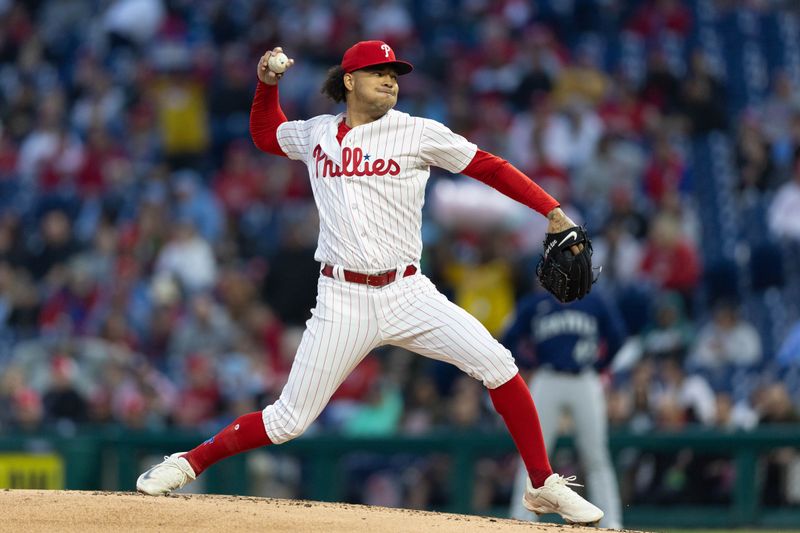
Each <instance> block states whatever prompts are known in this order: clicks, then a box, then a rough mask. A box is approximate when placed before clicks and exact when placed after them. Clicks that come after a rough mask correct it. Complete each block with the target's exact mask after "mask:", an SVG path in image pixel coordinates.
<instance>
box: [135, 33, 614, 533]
mask: <svg viewBox="0 0 800 533" xmlns="http://www.w3.org/2000/svg"><path fill="white" fill-rule="evenodd" d="M293 63H294V60H292V59H290V58H288V57H287V56H286V55H285V54H284V53H283V50H282V49H281V48H275V49H273V50H271V51H268V52H267V53H265V54H264V56H263V57H262V58H261V59H260V61H259V63H258V66H257V75H258V79H259V82H258V86H257V88H256V93H255V97H254V99H253V105H252V110H251V115H250V132H251V135H252V138H253V141H254V142H255V145H256V146H257V147H258V148H259V149H261V150H262V151H264V152H267V153H270V154H275V155H277V156H282V157H288V158H290V159H294V160H297V161H302V162H303V163H304V164H305V166H306V168H307V169H308V174H309V178H310V180H311V186H312V190H313V194H314V200H315V202H316V204H317V208H318V210H319V217H320V231H319V242H318V246H317V250H316V255H315V257H316V260H317V261H319V263H320V277H319V282H318V287H317V303H316V306H315V307H314V309H313V310H312V316H311V318H310V319H309V320H308V322H307V323H306V330H305V333H304V335H303V338H302V341H301V343H300V346H299V348H298V350H297V353H296V354H295V359H294V362H293V365H292V369H291V371H290V373H289V377H288V381H287V383H286V385H285V387H284V389H283V391H282V393H281V395H280V397H279V398H278V400H277V401H276V402H275V403H274V404H272V405H269V406H267V407H266V408H265V409H264V410H263V411H260V412H255V413H249V414H245V415H242V416H241V417H239V418H237V419H236V420H235V421H234V422H233V423H231V424H230V425H229V426H228V427H226V428H224V429H223V430H222V431H220V432H219V433H218V434H216V435H214V436H213V437H211V438H210V439H208V440H207V441H205V442H204V443H202V444H200V445H199V446H197V447H196V448H194V449H193V450H191V451H189V452H179V453H175V454H172V455H171V456H169V457H166V458H165V460H164V461H163V462H162V463H160V464H158V465H155V466H154V467H152V468H150V469H149V470H147V471H146V472H145V473H143V474H142V475H141V476H140V477H139V479H138V481H137V484H136V486H137V489H138V490H139V491H141V492H143V493H146V494H152V495H156V494H166V493H169V492H170V491H173V490H175V489H178V488H180V487H183V486H184V485H186V484H187V483H189V482H190V481H192V480H194V479H195V478H196V477H197V476H198V475H200V474H201V473H202V472H203V471H204V470H205V469H206V468H208V467H209V466H210V465H212V464H213V463H215V462H217V461H219V460H220V459H223V458H225V457H228V456H231V455H233V454H236V453H239V452H243V451H245V450H250V449H253V448H257V447H260V446H269V445H274V444H281V443H283V442H286V441H288V440H291V439H294V438H296V437H298V436H300V435H301V434H302V433H303V432H304V431H305V430H306V428H308V427H309V425H310V424H311V423H312V422H313V421H314V419H316V418H317V416H318V415H319V414H320V412H321V411H322V409H323V408H324V407H325V405H326V404H327V403H328V400H329V399H330V397H331V395H332V394H333V393H334V391H335V390H336V389H337V387H338V386H339V385H340V384H341V383H342V381H343V380H344V379H345V378H346V377H347V375H348V374H349V373H350V372H351V371H352V370H353V369H354V368H355V367H356V365H358V363H359V362H360V361H361V360H362V359H363V358H364V357H365V356H366V355H367V354H368V353H369V352H370V351H372V350H373V349H375V348H376V347H378V346H382V345H387V344H389V345H394V346H400V347H403V348H406V349H408V350H411V351H414V352H417V353H419V354H422V355H424V356H426V357H431V358H434V359H438V360H441V361H446V362H448V363H452V364H454V365H456V366H457V367H458V368H460V369H461V370H463V371H464V372H466V373H467V374H469V375H470V376H472V377H474V378H476V379H479V380H481V381H482V382H483V384H484V385H485V386H486V387H487V388H488V389H489V394H490V396H491V399H492V402H493V405H494V407H495V409H496V410H497V412H498V413H499V414H500V415H501V417H502V418H503V420H504V421H505V423H506V425H507V427H508V429H509V431H510V433H511V435H512V437H513V439H514V442H515V443H516V445H517V448H518V450H519V453H520V454H521V456H522V459H523V461H524V463H525V467H526V472H527V474H528V476H529V478H530V484H529V485H528V489H527V491H526V493H525V494H524V505H525V507H526V508H527V509H530V510H531V511H534V512H537V513H558V514H560V515H561V516H562V517H564V519H565V520H567V521H570V522H575V523H595V522H597V521H599V520H600V518H602V516H603V512H602V511H601V510H600V509H598V508H597V507H595V506H594V505H592V504H591V503H589V502H587V501H586V500H584V499H583V498H581V497H580V496H579V495H578V494H577V493H576V492H574V491H573V490H572V489H571V488H570V487H569V486H568V485H570V484H572V483H571V482H572V481H573V480H574V479H573V478H570V479H567V478H564V477H563V476H560V475H558V474H554V473H553V471H552V469H551V468H550V464H549V461H548V458H547V453H546V451H545V446H544V442H543V440H542V433H541V429H540V427H539V420H538V415H537V413H536V408H535V406H534V404H533V400H532V399H531V395H530V392H529V391H528V387H527V385H526V384H525V382H524V380H523V379H522V378H521V377H520V375H519V373H518V371H517V367H516V365H515V363H514V359H513V357H512V356H511V353H510V352H509V351H508V350H507V349H505V348H504V347H503V346H502V345H501V344H500V343H499V342H497V341H496V340H495V339H494V338H492V336H491V335H490V334H489V333H488V332H487V331H486V329H485V328H484V327H483V326H482V325H481V324H480V323H479V322H478V321H477V320H476V319H475V318H474V317H472V316H471V315H469V314H468V313H467V312H466V311H464V310H463V309H461V308H459V307H457V306H456V305H455V304H453V303H451V302H450V301H449V300H447V298H445V297H444V296H443V295H442V294H441V293H439V291H438V290H437V289H436V287H434V285H433V284H432V283H431V281H430V280H429V279H428V278H427V277H426V276H425V275H424V274H423V273H422V272H421V271H420V264H419V262H420V256H421V252H422V240H421V224H422V204H423V199H424V190H425V185H426V182H427V180H428V177H429V175H430V167H431V166H437V167H440V168H444V169H446V170H448V171H450V172H454V173H457V172H460V173H463V174H466V175H468V176H471V177H473V178H475V179H478V180H481V181H483V182H485V183H487V184H489V185H490V186H492V187H494V188H495V189H497V190H499V191H500V192H502V193H504V194H506V195H508V196H509V197H511V198H513V199H515V200H518V201H520V202H522V203H523V204H525V205H527V206H529V207H531V208H532V209H534V210H536V211H538V212H539V213H541V214H542V215H545V216H547V218H548V219H549V225H548V232H549V233H548V235H547V238H548V239H551V240H552V239H557V241H553V242H552V246H551V249H552V250H553V253H552V254H547V255H549V256H550V257H553V258H557V259H558V261H556V260H555V259H553V260H550V261H549V263H547V264H548V265H549V266H550V268H547V269H545V270H547V271H548V272H550V273H551V274H552V275H551V276H550V277H552V279H553V280H554V284H555V285H554V286H556V285H557V286H558V287H559V288H558V289H556V290H558V291H559V293H560V294H561V295H562V296H565V297H570V298H571V297H581V296H583V294H585V292H588V290H587V289H586V287H590V286H591V283H590V282H588V283H587V282H586V280H585V279H582V278H580V276H581V273H585V272H584V271H585V269H586V266H587V261H588V259H587V258H588V257H590V254H589V251H590V249H591V247H590V246H589V242H588V239H586V237H585V234H584V233H583V231H582V230H581V228H578V227H576V226H575V224H574V223H573V222H572V221H571V220H570V219H569V218H567V216H566V215H564V213H563V212H562V211H561V209H560V208H559V204H558V202H556V201H555V200H554V199H553V198H551V197H550V196H549V195H548V194H547V193H545V192H544V191H543V190H542V189H541V188H539V187H538V186H537V185H536V184H534V183H533V182H532V181H531V180H530V179H528V178H527V177H526V176H525V175H523V174H522V173H520V172H519V171H518V170H516V169H515V168H514V167H512V166H511V165H510V164H509V163H508V162H506V161H504V160H502V159H500V158H498V157H496V156H494V155H491V154H489V153H486V152H483V151H481V150H479V149H478V148H477V147H476V146H475V145H474V144H472V143H470V142H469V141H467V140H466V139H464V138H463V137H461V136H460V135H457V134H455V133H453V132H452V131H450V130H449V129H448V128H447V127H445V126H444V125H442V124H440V123H438V122H436V121H433V120H428V119H424V118H419V117H413V116H410V115H408V114H406V113H401V112H399V111H396V110H394V109H393V108H394V106H395V104H396V102H397V95H398V91H399V84H398V79H399V77H400V76H402V75H405V74H408V73H409V72H411V70H412V68H413V67H412V66H411V64H409V63H407V62H405V61H400V60H397V59H396V58H395V54H394V51H393V50H392V48H391V47H390V46H389V45H388V44H386V43H384V42H381V41H362V42H359V43H357V44H355V45H354V46H352V47H351V48H349V49H348V50H347V51H346V52H345V54H344V56H343V58H342V62H341V64H340V65H338V66H337V67H334V68H333V69H331V70H330V72H329V76H328V78H327V80H326V81H325V84H324V86H323V89H322V92H323V93H324V94H326V95H327V96H329V97H330V98H332V99H333V100H334V101H336V102H343V103H344V104H345V107H346V109H345V111H344V112H343V113H340V114H338V115H320V116H316V117H314V118H311V119H309V120H294V121H288V120H287V119H286V117H285V116H284V114H283V111H282V110H281V107H280V104H279V97H278V82H279V80H280V79H281V78H282V77H283V76H284V72H285V71H286V70H287V69H289V68H291V66H292V65H293ZM564 258H566V259H564ZM588 265H589V266H590V263H588ZM559 273H561V274H559ZM588 275H589V276H591V273H590V272H588ZM575 286H577V287H578V289H577V290H575Z"/></svg>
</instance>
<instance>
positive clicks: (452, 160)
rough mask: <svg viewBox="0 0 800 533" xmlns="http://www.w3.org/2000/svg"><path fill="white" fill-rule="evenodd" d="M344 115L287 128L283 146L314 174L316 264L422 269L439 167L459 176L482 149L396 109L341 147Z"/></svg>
mask: <svg viewBox="0 0 800 533" xmlns="http://www.w3.org/2000/svg"><path fill="white" fill-rule="evenodd" d="M343 118H344V114H339V115H335V116H334V115H320V116H317V117H314V118H312V119H309V120H295V121H290V122H284V123H283V124H281V125H280V126H279V127H278V143H279V144H280V147H281V149H282V150H283V151H284V152H285V153H286V155H287V156H289V158H291V159H295V160H299V161H303V162H304V163H305V164H306V167H307V168H308V173H309V177H310V178H311V187H312V190H313V193H314V200H315V201H316V204H317V208H318V210H319V217H320V234H319V241H318V244H317V250H316V253H315V255H314V258H315V259H316V260H317V261H320V262H322V263H328V264H331V265H336V266H341V267H343V268H346V269H348V270H355V271H358V272H365V273H377V272H382V271H386V270H392V269H395V268H398V267H400V266H403V265H408V264H412V263H416V264H418V263H419V260H420V257H421V254H422V237H421V230H422V205H423V203H424V191H425V185H426V184H427V181H428V177H429V176H430V167H431V166H436V167H440V168H443V169H445V170H448V171H450V172H453V173H458V172H461V171H462V170H464V168H466V167H467V165H469V163H470V161H472V158H473V157H474V156H475V153H476V152H477V149H478V148H477V146H475V145H474V144H473V143H471V142H469V141H468V140H466V139H465V138H464V137H462V136H461V135H458V134H456V133H453V132H452V131H451V130H450V129H448V128H447V127H446V126H444V125H443V124H441V123H439V122H436V121H435V120H430V119H425V118H419V117H412V116H411V115H408V114H407V113H403V112H400V111H396V110H390V111H389V112H388V113H386V114H385V115H384V116H383V117H382V118H380V119H378V120H376V121H374V122H370V123H369V124H364V125H361V126H356V127H355V128H353V129H351V130H350V131H348V132H347V134H346V135H345V136H344V138H343V139H342V144H341V145H339V142H338V141H337V140H336V135H337V133H338V127H339V123H340V122H341V120H343Z"/></svg>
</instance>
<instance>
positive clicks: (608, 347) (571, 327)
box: [502, 290, 626, 373]
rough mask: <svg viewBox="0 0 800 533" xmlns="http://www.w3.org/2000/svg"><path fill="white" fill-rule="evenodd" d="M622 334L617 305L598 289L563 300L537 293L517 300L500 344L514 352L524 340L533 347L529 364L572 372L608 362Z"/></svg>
mask: <svg viewBox="0 0 800 533" xmlns="http://www.w3.org/2000/svg"><path fill="white" fill-rule="evenodd" d="M625 335H626V332H625V325H624V322H623V321H622V317H621V315H620V313H619V310H618V309H617V308H616V306H614V305H612V304H611V303H610V302H609V301H607V300H606V298H604V297H602V296H600V294H599V291H597V290H595V291H594V292H591V293H589V294H588V295H586V297H585V298H583V299H582V300H576V301H574V302H570V303H566V304H562V303H560V302H558V301H557V300H556V299H555V298H553V297H552V296H551V295H550V294H549V293H546V292H539V293H535V294H533V295H530V296H527V297H525V298H524V299H522V301H520V303H519V305H518V306H517V309H516V315H515V317H514V322H513V323H512V324H511V326H510V327H509V328H508V330H507V331H506V333H505V335H504V336H503V339H502V343H503V344H504V345H505V346H506V347H507V348H508V349H509V350H511V353H513V354H517V353H519V348H520V346H521V345H522V343H523V342H527V343H529V344H530V346H531V347H532V348H533V350H534V353H535V360H536V362H535V366H541V367H549V368H552V369H553V370H557V371H559V372H569V373H577V372H580V371H581V370H582V369H584V368H586V367H593V368H595V369H596V370H601V369H603V368H605V367H606V366H608V365H609V364H610V363H611V358H612V357H613V356H614V354H616V353H617V351H618V350H619V348H620V346H622V343H623V342H624V340H625Z"/></svg>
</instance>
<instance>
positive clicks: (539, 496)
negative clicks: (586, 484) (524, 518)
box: [522, 474, 603, 524]
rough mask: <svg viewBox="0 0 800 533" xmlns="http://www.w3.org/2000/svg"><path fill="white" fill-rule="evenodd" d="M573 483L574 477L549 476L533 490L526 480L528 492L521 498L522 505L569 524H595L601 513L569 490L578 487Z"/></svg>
mask: <svg viewBox="0 0 800 533" xmlns="http://www.w3.org/2000/svg"><path fill="white" fill-rule="evenodd" d="M573 481H575V476H570V477H564V476H559V475H558V474H551V475H550V477H548V478H547V479H546V480H545V482H544V486H542V487H541V488H538V489H535V488H533V485H532V484H531V480H530V479H528V490H526V491H525V496H523V497H522V504H523V505H524V506H525V508H526V509H528V510H529V511H532V512H534V513H536V514H539V515H541V514H547V513H556V514H560V515H561V517H562V518H563V519H564V520H565V521H566V522H568V523H570V524H596V523H597V522H599V521H600V519H601V518H603V511H601V510H600V509H599V508H598V507H595V506H594V505H592V504H591V503H589V502H588V501H586V500H584V499H583V498H581V496H580V495H579V494H578V493H577V492H575V491H574V490H572V489H571V488H569V487H568V486H567V485H572V486H573V487H580V486H581V485H578V484H577V483H573Z"/></svg>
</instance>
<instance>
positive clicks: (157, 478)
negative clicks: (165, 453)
mask: <svg viewBox="0 0 800 533" xmlns="http://www.w3.org/2000/svg"><path fill="white" fill-rule="evenodd" d="M185 453H186V452H178V453H173V454H172V455H170V456H169V457H164V460H163V461H162V462H160V463H158V464H157V465H155V466H152V467H150V469H149V470H147V471H146V472H145V473H144V474H142V475H141V476H139V479H137V480H136V490H138V491H139V492H141V493H143V494H149V495H150V496H158V495H160V494H169V493H170V492H172V491H173V490H177V489H180V488H183V487H184V486H186V485H187V484H188V483H191V482H192V481H194V480H195V479H196V478H197V476H196V475H195V473H194V470H192V467H191V466H190V465H189V461H187V460H186V459H184V458H183V455H184V454H185Z"/></svg>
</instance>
